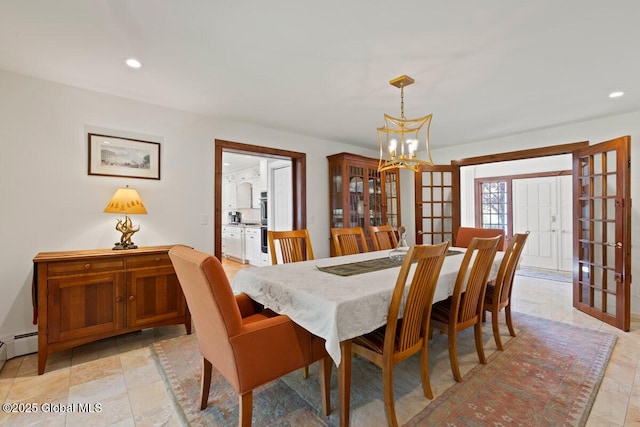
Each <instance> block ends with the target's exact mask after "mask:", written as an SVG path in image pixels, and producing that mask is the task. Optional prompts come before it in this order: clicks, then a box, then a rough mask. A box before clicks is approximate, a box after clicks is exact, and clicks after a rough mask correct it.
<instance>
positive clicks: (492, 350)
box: [152, 313, 616, 426]
mask: <svg viewBox="0 0 640 427" xmlns="http://www.w3.org/2000/svg"><path fill="white" fill-rule="evenodd" d="M490 324H491V322H490V319H489V321H488V322H487V323H486V324H485V328H484V342H485V352H486V354H487V355H488V364H487V365H480V364H479V363H478V359H477V355H476V353H475V346H474V344H473V333H472V331H471V330H468V331H463V332H461V333H460V334H459V337H458V338H459V347H458V350H459V358H460V369H461V371H462V374H463V382H462V383H456V382H455V381H454V380H453V377H452V374H451V369H450V367H449V356H448V349H447V337H446V335H440V334H438V333H437V332H436V333H434V337H433V340H432V341H431V342H430V345H429V367H430V371H431V384H432V387H433V391H434V394H435V396H436V398H435V399H434V400H433V401H430V400H428V399H427V398H425V397H424V396H423V395H422V389H421V385H420V375H419V366H418V361H417V357H412V358H410V359H408V360H407V361H405V362H403V363H401V364H399V365H397V366H396V368H395V369H394V393H395V401H396V412H397V417H398V421H399V423H400V424H402V425H408V426H437V425H444V426H484V425H511V424H514V425H525V426H547V425H576V426H582V425H584V424H585V423H586V421H587V418H588V415H589V412H590V410H591V407H592V405H593V402H594V400H595V396H596V394H597V392H598V388H599V387H600V382H601V380H602V377H603V375H604V370H605V368H606V366H607V363H608V361H609V357H610V354H611V351H612V349H613V346H614V344H615V339H616V337H615V336H614V335H611V334H606V333H603V332H598V331H594V330H590V329H585V328H580V327H576V326H572V325H567V324H564V323H560V322H554V321H550V320H545V319H541V318H537V317H533V316H529V315H525V314H521V313H514V324H515V327H516V332H517V335H518V336H517V337H516V338H510V337H509V335H508V333H506V334H504V333H503V335H502V341H503V344H504V346H505V350H504V351H497V350H496V347H495V343H494V341H493V335H492V333H491V326H490ZM501 326H502V329H504V330H505V332H506V329H507V328H506V325H504V324H502V325H501ZM152 353H153V354H154V358H155V360H156V363H157V366H158V370H159V372H160V373H161V375H162V376H163V378H164V380H165V382H166V386H167V390H168V391H169V394H170V396H171V397H172V399H173V402H174V407H175V410H176V413H177V414H178V417H179V418H181V419H182V422H183V423H184V425H193V426H235V425H237V423H238V397H237V395H236V394H235V392H234V391H233V389H232V388H231V387H230V386H229V385H228V383H227V382H226V380H225V379H224V378H223V377H222V376H221V375H220V374H219V373H218V372H216V371H215V369H214V373H213V378H212V385H211V391H210V395H209V405H208V407H207V408H206V409H205V410H203V411H201V410H200V409H199V408H198V401H199V393H200V375H201V356H200V355H199V352H198V345H197V339H196V337H195V336H194V335H191V336H181V337H177V338H172V339H169V340H165V341H162V342H158V343H155V344H153V345H152ZM320 402H321V400H320V387H319V383H318V376H317V364H314V365H312V366H311V368H310V376H309V378H308V379H306V380H305V379H303V378H302V374H301V372H299V371H298V372H293V373H291V374H289V375H287V376H285V377H283V378H282V379H280V380H276V381H274V382H272V383H270V384H267V385H265V386H263V387H261V388H259V389H257V390H255V391H254V401H253V425H254V426H336V425H338V417H339V414H338V409H337V402H338V391H337V376H336V369H334V370H333V377H332V381H331V402H332V413H331V415H330V416H329V417H325V416H324V415H323V414H322V411H321V403H320ZM351 425H352V426H378V425H379V426H384V425H386V418H385V414H384V403H383V397H382V385H381V372H380V369H379V368H377V367H376V366H375V365H372V364H370V363H369V362H367V361H364V360H362V359H360V358H357V357H354V359H353V374H352V386H351Z"/></svg>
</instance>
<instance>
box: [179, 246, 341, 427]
mask: <svg viewBox="0 0 640 427" xmlns="http://www.w3.org/2000/svg"><path fill="white" fill-rule="evenodd" d="M169 258H170V259H171V262H172V264H173V267H174V269H175V272H176V275H177V276H178V280H179V282H180V286H181V287H182V290H183V292H184V296H185V298H186V300H187V304H188V305H189V311H190V312H191V315H192V319H193V323H194V325H195V328H196V331H197V338H198V344H199V349H200V353H201V354H202V380H201V389H200V405H199V406H200V409H205V408H206V407H207V404H208V399H209V388H210V387H211V374H212V370H213V368H214V367H215V369H216V370H218V371H219V372H220V373H221V374H222V375H223V376H224V377H225V378H226V379H227V381H228V382H229V384H230V385H231V386H232V387H233V389H234V390H235V391H236V393H238V395H239V409H238V414H239V425H240V426H250V425H251V416H252V406H253V390H254V389H256V388H257V387H259V386H261V385H263V384H266V383H268V382H271V381H273V380H275V379H277V378H280V377H281V376H283V375H285V374H288V373H289V372H292V371H294V370H296V369H300V368H302V367H304V366H307V365H309V364H311V363H313V362H315V361H321V363H320V371H319V372H320V374H319V376H320V387H321V392H322V396H323V400H322V408H323V410H324V413H325V414H326V415H328V414H329V411H330V402H329V379H330V376H331V365H332V363H333V362H332V361H331V358H330V357H329V356H328V354H327V352H326V350H325V340H324V339H321V338H319V337H317V336H315V335H312V334H311V333H310V332H309V331H307V330H306V329H304V328H302V327H301V326H298V325H297V324H296V323H294V322H293V321H292V320H291V319H290V318H289V316H284V315H278V314H276V313H274V312H273V311H271V310H265V309H264V307H262V306H261V305H260V304H258V303H257V302H255V301H253V300H252V299H251V298H249V296H247V295H246V294H239V295H234V294H233V291H232V289H231V286H230V285H229V281H228V279H227V276H226V274H225V272H224V270H223V269H222V264H220V261H218V259H217V258H216V257H214V256H212V255H209V254H206V253H203V252H199V251H197V250H195V249H192V248H188V247H186V246H182V245H176V246H174V247H172V248H171V250H170V251H169Z"/></svg>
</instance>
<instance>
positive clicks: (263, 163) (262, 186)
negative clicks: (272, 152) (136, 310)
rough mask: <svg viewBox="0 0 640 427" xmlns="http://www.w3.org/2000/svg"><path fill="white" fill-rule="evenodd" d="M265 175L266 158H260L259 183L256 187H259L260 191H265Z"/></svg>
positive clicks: (266, 173) (266, 172) (266, 182)
mask: <svg viewBox="0 0 640 427" xmlns="http://www.w3.org/2000/svg"><path fill="white" fill-rule="evenodd" d="M267 176H268V161H267V159H262V160H260V185H259V187H258V188H259V189H260V192H262V191H267V184H268V180H267Z"/></svg>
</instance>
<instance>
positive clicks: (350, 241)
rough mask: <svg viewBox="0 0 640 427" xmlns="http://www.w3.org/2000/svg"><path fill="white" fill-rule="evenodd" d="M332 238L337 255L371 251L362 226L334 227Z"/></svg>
mask: <svg viewBox="0 0 640 427" xmlns="http://www.w3.org/2000/svg"><path fill="white" fill-rule="evenodd" d="M331 240H332V241H333V248H334V250H335V253H336V256H342V255H353V254H359V253H363V252H369V247H368V246H367V240H366V239H365V237H364V231H363V230H362V227H353V228H332V229H331Z"/></svg>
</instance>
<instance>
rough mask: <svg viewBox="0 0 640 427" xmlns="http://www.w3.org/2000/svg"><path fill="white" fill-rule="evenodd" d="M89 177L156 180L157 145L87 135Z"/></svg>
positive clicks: (157, 177) (158, 173)
mask: <svg viewBox="0 0 640 427" xmlns="http://www.w3.org/2000/svg"><path fill="white" fill-rule="evenodd" d="M88 142H89V175H101V176H120V177H126V178H143V179H158V180H159V179H160V143H159V142H149V141H142V140H139V139H131V138H122V137H117V136H109V135H100V134H96V133H89V134H88Z"/></svg>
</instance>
